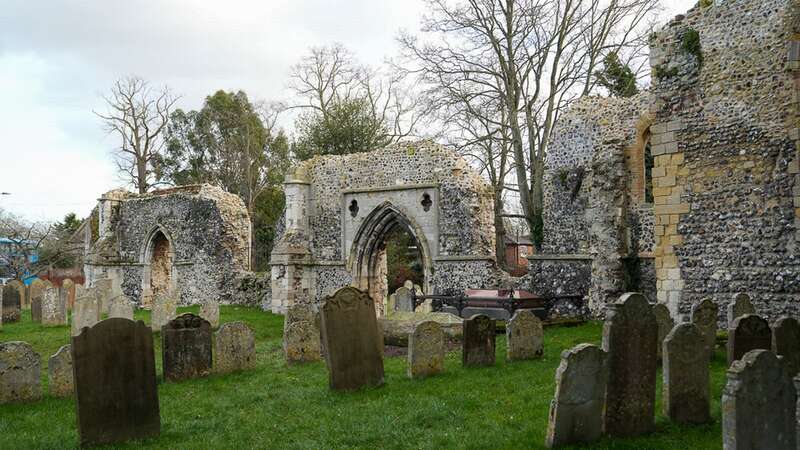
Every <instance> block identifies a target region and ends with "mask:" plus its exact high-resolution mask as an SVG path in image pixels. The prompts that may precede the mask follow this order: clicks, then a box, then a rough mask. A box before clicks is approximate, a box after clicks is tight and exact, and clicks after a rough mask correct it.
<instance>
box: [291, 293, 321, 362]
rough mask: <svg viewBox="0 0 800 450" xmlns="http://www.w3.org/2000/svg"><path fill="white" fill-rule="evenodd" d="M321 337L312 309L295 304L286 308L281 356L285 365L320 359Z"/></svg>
mask: <svg viewBox="0 0 800 450" xmlns="http://www.w3.org/2000/svg"><path fill="white" fill-rule="evenodd" d="M321 339H322V338H321V337H320V334H319V326H318V324H317V314H316V313H315V311H314V307H313V306H312V305H310V304H307V303H295V304H294V305H292V306H289V307H288V308H286V315H285V316H284V320H283V354H284V356H285V357H286V363H287V364H296V363H305V362H314V361H319V360H321V359H322V348H321Z"/></svg>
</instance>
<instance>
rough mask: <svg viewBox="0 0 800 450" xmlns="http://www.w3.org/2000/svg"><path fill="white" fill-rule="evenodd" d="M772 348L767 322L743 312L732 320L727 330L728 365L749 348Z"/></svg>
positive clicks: (739, 357) (740, 357) (770, 332)
mask: <svg viewBox="0 0 800 450" xmlns="http://www.w3.org/2000/svg"><path fill="white" fill-rule="evenodd" d="M771 348H772V330H770V329H769V323H767V321H766V320H764V319H762V318H761V317H759V316H757V315H755V314H745V315H743V316H740V317H737V318H736V320H734V321H733V327H731V329H730V330H728V365H729V366H730V365H731V364H733V362H734V361H736V360H737V359H742V357H743V356H744V355H745V354H746V353H747V352H749V351H750V350H756V349H763V350H770V349H771Z"/></svg>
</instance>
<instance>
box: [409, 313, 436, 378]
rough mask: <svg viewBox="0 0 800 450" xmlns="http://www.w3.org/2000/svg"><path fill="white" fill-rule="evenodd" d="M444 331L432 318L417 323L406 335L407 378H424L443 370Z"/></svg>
mask: <svg viewBox="0 0 800 450" xmlns="http://www.w3.org/2000/svg"><path fill="white" fill-rule="evenodd" d="M444 344H445V342H444V331H442V326H441V325H439V324H438V323H437V322H434V321H432V320H430V321H425V322H421V323H418V324H417V326H416V327H414V332H413V333H409V336H408V366H407V368H406V374H407V375H408V377H409V378H425V377H429V376H431V375H436V374H439V373H442V372H444Z"/></svg>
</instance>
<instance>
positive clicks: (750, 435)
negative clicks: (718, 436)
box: [722, 314, 797, 450]
mask: <svg viewBox="0 0 800 450" xmlns="http://www.w3.org/2000/svg"><path fill="white" fill-rule="evenodd" d="M746 316H750V317H758V316H754V315H750V314H748V315H746ZM739 319H741V317H739V318H737V319H736V320H737V321H738V320H739ZM796 398H797V391H796V390H795V386H794V384H793V382H792V378H791V376H790V375H789V372H788V371H787V370H786V368H785V367H784V366H783V364H781V362H780V361H779V360H778V357H776V356H775V354H774V353H772V352H770V351H768V350H752V351H750V352H748V353H747V354H745V355H744V356H743V357H742V358H741V359H737V360H736V361H734V362H733V364H732V365H731V367H730V368H729V369H728V381H727V384H726V385H725V387H724V388H723V390H722V444H723V447H724V448H725V450H761V449H764V450H766V449H769V450H797V421H796V413H797V405H796Z"/></svg>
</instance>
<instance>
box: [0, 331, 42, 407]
mask: <svg viewBox="0 0 800 450" xmlns="http://www.w3.org/2000/svg"><path fill="white" fill-rule="evenodd" d="M40 373H41V362H40V360H39V354H38V353H36V352H35V351H33V347H31V345H30V344H28V343H27V342H20V341H10V342H3V343H0V404H2V403H12V402H27V401H33V400H39V399H40V398H42V386H41V378H40V377H41V375H40Z"/></svg>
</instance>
